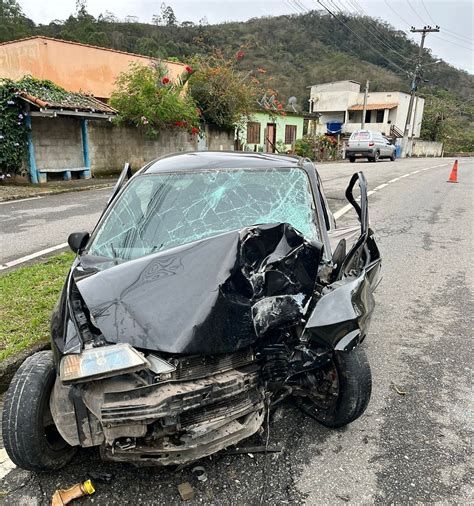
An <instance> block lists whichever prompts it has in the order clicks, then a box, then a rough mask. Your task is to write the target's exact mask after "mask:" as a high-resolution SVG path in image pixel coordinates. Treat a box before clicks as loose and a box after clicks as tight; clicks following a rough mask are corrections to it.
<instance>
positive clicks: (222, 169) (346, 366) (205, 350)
mask: <svg viewBox="0 0 474 506" xmlns="http://www.w3.org/2000/svg"><path fill="white" fill-rule="evenodd" d="M130 176H131V171H130V168H129V167H128V166H126V167H125V168H124V171H123V173H122V175H121V176H120V178H119V181H118V182H117V185H116V187H115V189H114V191H113V193H112V196H111V197H110V200H109V202H108V204H107V206H106V209H105V211H104V213H103V215H102V217H101V218H100V220H99V222H98V224H97V226H96V228H95V230H94V231H93V232H92V234H91V235H89V234H88V233H85V232H83V233H82V232H81V233H75V234H71V236H70V237H69V244H70V246H71V248H72V249H73V250H74V251H75V252H76V253H77V257H76V259H75V261H74V263H73V265H72V268H71V270H70V272H69V275H68V276H67V280H66V282H65V285H64V289H63V291H62V294H61V297H60V300H59V302H58V304H57V306H56V307H55V309H54V312H53V315H52V323H51V348H52V350H51V351H43V352H39V353H37V354H35V355H33V356H32V357H30V358H29V359H27V360H26V361H25V362H24V364H23V365H22V366H21V367H20V369H19V370H18V372H17V374H16V376H15V377H14V379H13V381H12V383H11V386H10V388H9V390H8V393H7V395H6V398H5V405H4V413H3V437H4V443H5V448H6V450H7V452H8V454H9V456H10V458H11V459H12V460H13V462H14V463H15V464H17V465H18V466H20V467H22V468H24V469H30V470H37V471H44V470H52V469H57V468H59V467H61V466H63V465H65V464H66V463H67V462H68V461H70V460H71V458H72V457H73V455H74V452H75V450H76V449H77V448H78V447H91V446H98V447H100V451H101V455H102V457H103V458H104V459H107V460H114V461H127V462H132V463H134V464H148V465H150V464H157V465H170V464H171V465H172V464H174V465H179V464H186V463H189V462H192V461H195V460H197V459H199V458H202V457H204V456H207V455H211V454H213V453H215V452H218V451H219V450H222V449H223V448H226V447H228V446H230V445H235V444H237V443H239V442H240V441H241V440H242V439H244V438H247V437H249V436H251V435H252V434H254V433H256V432H257V431H258V430H259V428H260V427H261V426H262V424H263V422H264V419H265V417H266V415H267V413H268V410H269V409H271V407H272V406H273V405H275V404H276V403H278V402H279V401H281V400H282V399H284V398H285V397H288V396H291V397H292V398H293V399H295V401H296V403H297V404H298V405H299V406H300V407H301V409H302V410H303V411H304V412H306V413H307V414H308V415H310V416H312V417H314V418H315V419H316V420H318V421H319V422H321V423H322V424H324V425H326V426H329V427H340V426H342V425H345V424H348V423H350V422H352V421H353V420H355V419H356V418H358V417H359V416H360V415H361V414H362V413H363V412H364V410H365V408H366V406H367V404H368V402H369V398H370V393H371V373H370V368H369V364H368V362H367V358H366V355H365V353H364V349H363V347H361V346H360V344H361V342H362V341H363V340H364V338H365V337H366V335H367V332H368V327H369V321H370V317H371V314H372V311H373V308H374V299H373V291H374V288H375V286H376V285H377V282H378V277H379V269H380V255H379V251H378V249H377V246H376V243H375V241H374V237H373V233H372V231H371V229H370V228H369V221H368V211H367V189H366V181H365V178H364V176H363V174H362V173H358V174H354V176H353V177H352V179H351V180H350V182H349V186H348V188H347V191H346V197H347V198H348V200H349V202H350V203H351V204H352V205H353V207H354V209H355V212H356V213H357V215H358V220H359V222H360V224H359V225H357V227H356V228H355V229H354V227H353V228H351V229H347V230H346V229H338V228H336V227H335V223H334V219H333V217H332V214H331V212H330V211H329V209H328V206H327V202H326V199H325V197H324V193H323V189H322V186H321V181H320V179H319V176H318V174H317V172H316V169H315V167H314V165H313V164H312V163H311V162H310V161H309V160H306V159H301V158H296V157H291V156H279V155H264V154H256V153H239V152H232V153H225V152H216V153H212V152H199V153H186V154H178V155H172V156H167V157H164V158H161V159H158V160H156V161H154V162H152V163H150V164H148V165H147V166H145V167H144V168H142V169H141V170H140V171H138V172H137V173H136V174H135V175H134V176H133V177H131V178H130ZM127 178H129V180H128V179H127ZM356 183H357V184H358V186H359V189H360V197H358V198H355V197H354V195H353V189H354V187H355V185H356ZM354 232H356V233H354ZM350 237H352V240H350V241H349V240H348V238H350Z"/></svg>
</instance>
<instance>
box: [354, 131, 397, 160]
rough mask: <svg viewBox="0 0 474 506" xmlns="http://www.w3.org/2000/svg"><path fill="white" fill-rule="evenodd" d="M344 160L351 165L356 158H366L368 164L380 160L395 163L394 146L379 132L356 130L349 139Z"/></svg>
mask: <svg viewBox="0 0 474 506" xmlns="http://www.w3.org/2000/svg"><path fill="white" fill-rule="evenodd" d="M346 158H348V159H349V161H350V162H351V163H354V162H355V161H356V158H367V160H368V161H369V162H376V161H377V160H379V159H380V158H390V160H392V162H393V161H395V146H394V145H393V144H391V143H390V141H389V140H388V139H386V138H385V137H384V136H383V135H382V134H380V133H379V132H371V131H370V130H356V131H355V132H353V134H352V135H351V136H350V138H349V143H348V146H347V149H346Z"/></svg>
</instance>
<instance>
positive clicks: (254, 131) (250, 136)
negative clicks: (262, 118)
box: [247, 121, 260, 144]
mask: <svg viewBox="0 0 474 506" xmlns="http://www.w3.org/2000/svg"><path fill="white" fill-rule="evenodd" d="M247 144H260V123H257V122H256V121H249V122H248V123H247Z"/></svg>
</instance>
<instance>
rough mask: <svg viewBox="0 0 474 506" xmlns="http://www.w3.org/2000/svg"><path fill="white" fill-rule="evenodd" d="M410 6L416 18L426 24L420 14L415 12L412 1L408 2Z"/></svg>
mask: <svg viewBox="0 0 474 506" xmlns="http://www.w3.org/2000/svg"><path fill="white" fill-rule="evenodd" d="M406 2H407V4H408V6H409V7H410V9H411V10H412V11H413V12H414V13H415V15H416V17H417V18H418V19H419V20H420V21H421V22H422V23H423V24H424V23H425V20H424V19H423V18H422V17H421V16H420V15H419V14H418V12H417V11H416V10H415V8H414V7H413V5H412V4H411V2H410V0H406Z"/></svg>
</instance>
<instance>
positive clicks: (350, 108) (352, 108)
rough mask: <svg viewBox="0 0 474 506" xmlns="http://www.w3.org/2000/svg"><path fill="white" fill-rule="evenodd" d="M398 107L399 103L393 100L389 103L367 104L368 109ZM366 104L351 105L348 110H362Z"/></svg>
mask: <svg viewBox="0 0 474 506" xmlns="http://www.w3.org/2000/svg"><path fill="white" fill-rule="evenodd" d="M395 107H398V103H396V102H391V103H388V104H367V107H366V111H375V110H379V109H394V108H395ZM363 109H364V106H363V105H362V104H355V105H351V106H350V107H349V109H348V111H362V110H363Z"/></svg>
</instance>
